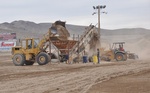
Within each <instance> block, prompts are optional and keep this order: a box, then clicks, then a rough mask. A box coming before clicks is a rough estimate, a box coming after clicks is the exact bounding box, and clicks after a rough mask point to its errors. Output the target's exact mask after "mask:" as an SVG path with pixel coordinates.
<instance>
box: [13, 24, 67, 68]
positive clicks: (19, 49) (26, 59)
mask: <svg viewBox="0 0 150 93" xmlns="http://www.w3.org/2000/svg"><path fill="white" fill-rule="evenodd" d="M66 33H67V34H66ZM68 36H69V33H68V30H67V29H66V27H65V22H62V21H56V22H55V23H54V24H53V25H52V26H51V27H50V28H49V31H48V32H47V33H46V34H45V35H44V36H43V38H42V39H41V40H40V39H39V38H26V39H22V40H20V46H15V47H12V60H13V63H14V65H16V66H23V65H33V64H34V63H35V62H37V63H38V64H39V65H45V64H47V63H48V62H50V59H51V53H48V52H47V51H46V49H47V48H48V47H51V45H50V44H51V40H50V39H52V38H56V39H63V40H67V38H68Z"/></svg>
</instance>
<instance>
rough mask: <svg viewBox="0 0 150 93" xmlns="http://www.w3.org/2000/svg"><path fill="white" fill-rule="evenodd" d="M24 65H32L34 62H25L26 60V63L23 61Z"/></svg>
mask: <svg viewBox="0 0 150 93" xmlns="http://www.w3.org/2000/svg"><path fill="white" fill-rule="evenodd" d="M25 64H26V65H33V64H34V62H33V61H27V60H26V61H25Z"/></svg>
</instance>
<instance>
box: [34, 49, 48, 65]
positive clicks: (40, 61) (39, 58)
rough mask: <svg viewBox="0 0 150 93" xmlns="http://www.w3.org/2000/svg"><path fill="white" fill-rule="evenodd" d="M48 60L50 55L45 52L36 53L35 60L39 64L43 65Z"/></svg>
mask: <svg viewBox="0 0 150 93" xmlns="http://www.w3.org/2000/svg"><path fill="white" fill-rule="evenodd" d="M49 61H50V56H49V55H48V54H47V53H45V52H41V53H39V54H38V55H37V57H36V62H37V63H38V64H39V65H45V64H47V63H48V62H49Z"/></svg>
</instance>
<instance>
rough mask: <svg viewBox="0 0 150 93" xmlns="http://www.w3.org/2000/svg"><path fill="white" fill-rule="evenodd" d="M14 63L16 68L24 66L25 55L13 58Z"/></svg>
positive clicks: (16, 55) (17, 55)
mask: <svg viewBox="0 0 150 93" xmlns="http://www.w3.org/2000/svg"><path fill="white" fill-rule="evenodd" d="M13 63H14V64H15V65H16V66H23V65H24V63H25V57H24V55H23V54H15V55H14V57H13Z"/></svg>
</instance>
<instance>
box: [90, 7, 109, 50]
mask: <svg viewBox="0 0 150 93" xmlns="http://www.w3.org/2000/svg"><path fill="white" fill-rule="evenodd" d="M104 8H106V5H98V6H93V9H95V10H96V9H97V10H98V38H99V41H100V42H99V43H100V45H99V46H100V48H101V31H100V9H104ZM102 13H106V12H102ZM94 14H96V12H94V13H93V14H92V15H94Z"/></svg>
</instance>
